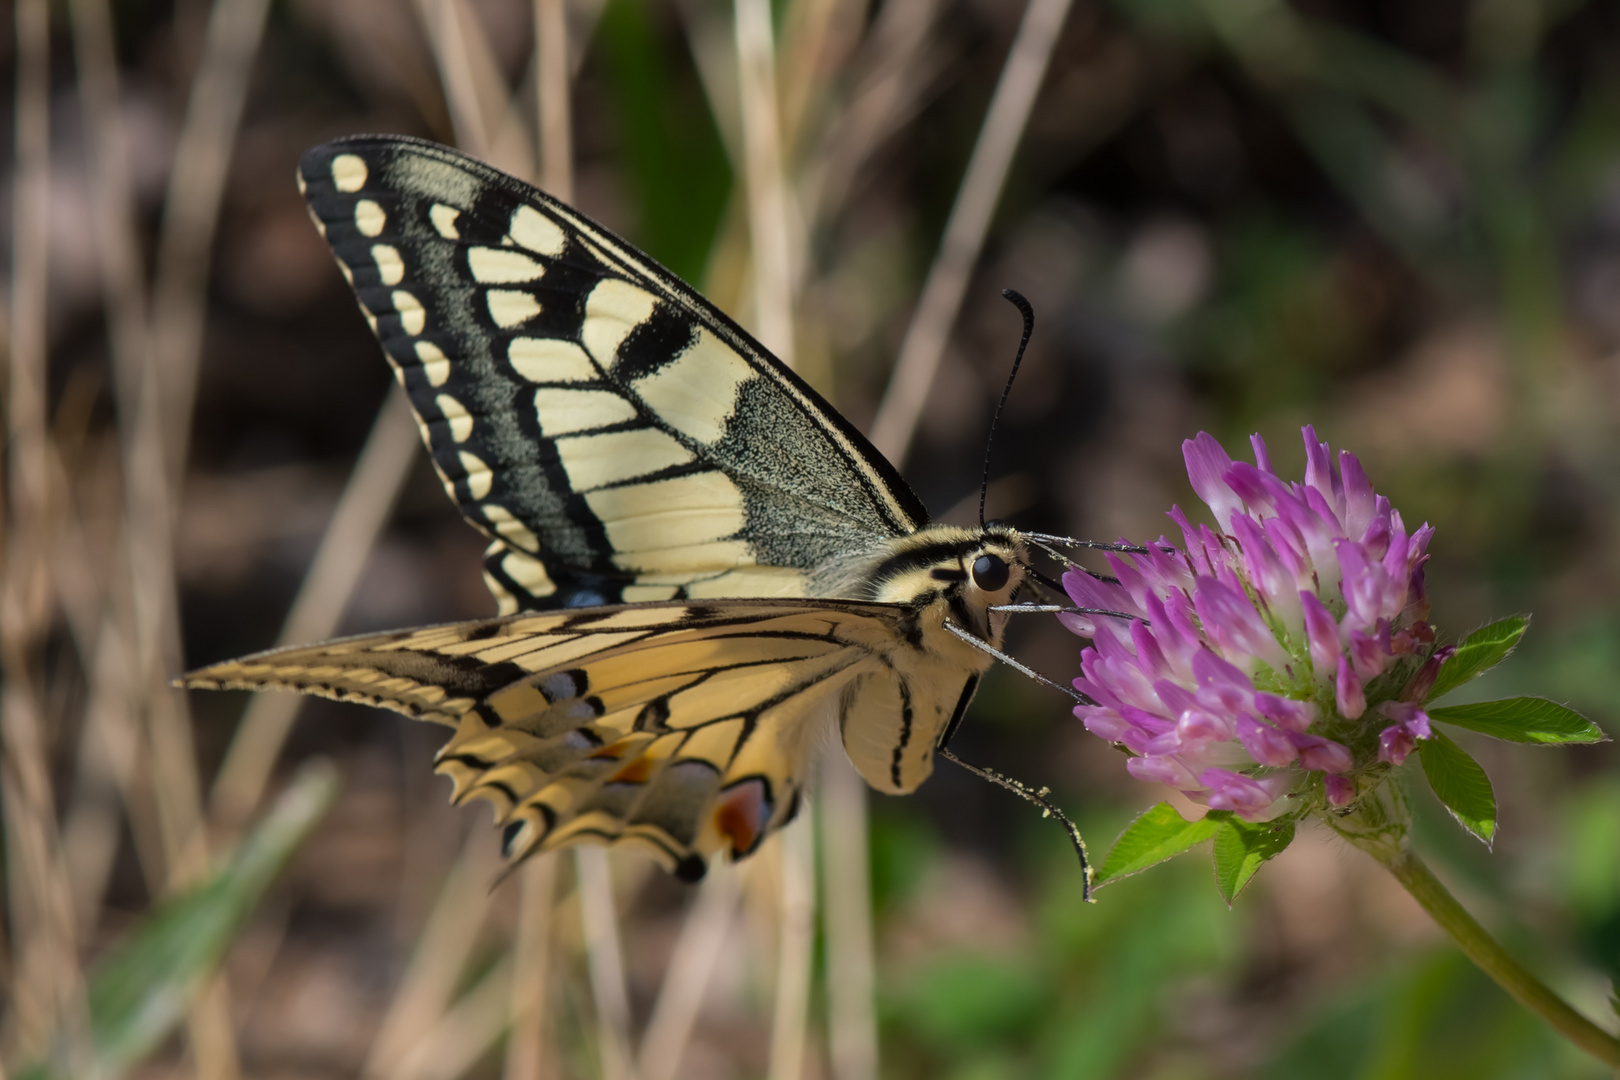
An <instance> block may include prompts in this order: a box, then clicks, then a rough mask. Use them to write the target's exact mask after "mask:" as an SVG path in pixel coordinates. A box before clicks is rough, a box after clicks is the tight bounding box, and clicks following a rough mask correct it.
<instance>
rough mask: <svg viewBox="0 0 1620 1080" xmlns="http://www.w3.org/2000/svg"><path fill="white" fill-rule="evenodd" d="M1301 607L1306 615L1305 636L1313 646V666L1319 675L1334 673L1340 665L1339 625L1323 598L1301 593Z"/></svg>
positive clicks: (1311, 593) (1304, 592) (1309, 593)
mask: <svg viewBox="0 0 1620 1080" xmlns="http://www.w3.org/2000/svg"><path fill="white" fill-rule="evenodd" d="M1299 606H1300V608H1301V609H1302V610H1303V611H1304V613H1305V635H1306V637H1307V638H1308V639H1309V640H1310V644H1311V666H1312V667H1313V668H1315V670H1316V672H1317V673H1318V675H1321V674H1325V673H1327V672H1330V671H1333V670H1334V669H1335V668H1336V667H1337V666H1338V663H1339V655H1340V646H1339V624H1338V623H1336V622H1334V621H1333V616H1332V615H1330V614H1329V613H1328V609H1327V606H1326V605H1325V604H1323V603H1322V598H1321V597H1319V596H1317V595H1316V594H1315V593H1313V592H1306V591H1303V590H1302V591H1301V592H1300V594H1299Z"/></svg>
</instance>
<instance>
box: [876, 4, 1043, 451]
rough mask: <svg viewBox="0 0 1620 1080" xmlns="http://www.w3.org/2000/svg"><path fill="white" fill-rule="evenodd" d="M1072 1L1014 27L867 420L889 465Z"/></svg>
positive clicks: (915, 410) (940, 348)
mask: <svg viewBox="0 0 1620 1080" xmlns="http://www.w3.org/2000/svg"><path fill="white" fill-rule="evenodd" d="M1069 3H1070V0H1030V2H1029V6H1028V7H1027V8H1026V9H1025V10H1024V18H1023V21H1022V22H1021V23H1019V26H1018V37H1017V38H1016V39H1014V41H1013V46H1012V51H1011V52H1010V53H1009V54H1008V55H1007V62H1006V64H1005V65H1004V66H1003V67H1002V69H1001V79H1000V81H999V82H998V83H997V84H996V91H995V94H994V95H993V96H992V97H991V99H990V107H989V109H988V110H986V112H985V115H984V123H983V124H982V125H981V126H980V128H979V140H978V142H977V143H976V144H975V145H974V147H973V156H972V157H971V158H969V159H968V165H967V174H966V175H965V176H963V177H962V186H961V188H960V189H959V190H958V191H957V195H956V203H955V205H954V206H952V207H951V216H950V218H949V220H947V221H946V223H945V237H944V239H943V240H942V241H941V242H940V246H939V253H938V254H937V255H935V256H934V264H933V266H931V267H930V268H929V270H928V280H927V282H925V283H924V285H923V291H922V296H921V297H920V298H919V299H918V300H917V308H916V311H915V312H914V313H913V314H912V317H911V325H910V327H908V328H907V330H906V339H905V341H904V342H903V343H902V344H901V346H900V357H899V359H897V360H896V361H895V363H894V373H893V374H892V375H891V376H890V377H889V388H888V390H887V391H885V392H884V395H883V402H882V404H880V405H879V406H878V413H877V416H876V417H875V418H874V419H873V420H872V429H871V435H872V444H873V445H874V446H876V447H877V448H878V451H879V453H881V454H883V455H884V456H885V457H887V458H888V459H889V460H890V461H892V462H894V463H895V465H897V466H898V465H903V464H904V463H905V458H906V451H907V450H908V449H909V448H910V447H911V437H912V435H913V434H914V433H915V432H916V430H917V421H918V420H919V419H920V418H921V416H922V410H923V405H924V403H926V402H927V400H928V391H929V388H930V387H932V386H933V384H934V375H935V374H936V373H937V372H938V371H939V361H940V358H941V357H942V356H943V355H944V353H945V343H946V341H947V340H948V339H949V337H950V332H951V327H952V326H953V325H955V323H956V315H957V312H958V310H959V309H960V308H961V306H962V293H963V292H964V291H965V290H966V289H967V282H968V276H969V275H970V274H972V272H973V266H974V264H975V263H976V262H978V259H979V252H980V250H981V249H982V248H983V247H984V239H985V235H986V234H987V233H988V232H989V231H990V218H991V215H992V214H994V212H995V209H996V204H997V203H999V202H1000V201H1001V190H1002V188H1003V186H1004V185H1005V184H1006V182H1007V173H1008V171H1009V170H1010V169H1011V168H1012V159H1013V153H1014V151H1016V150H1017V149H1018V143H1019V142H1020V141H1021V139H1022V138H1023V134H1024V126H1025V125H1026V124H1027V123H1028V122H1029V114H1030V111H1031V110H1032V109H1033V108H1034V107H1035V95H1036V94H1037V92H1039V90H1040V88H1041V83H1042V82H1043V81H1044V80H1045V78H1046V69H1047V65H1048V63H1049V62H1050V61H1051V59H1052V48H1053V46H1054V45H1056V44H1057V38H1058V33H1059V32H1060V31H1061V30H1062V29H1063V22H1064V20H1065V19H1066V18H1067V17H1068V14H1069Z"/></svg>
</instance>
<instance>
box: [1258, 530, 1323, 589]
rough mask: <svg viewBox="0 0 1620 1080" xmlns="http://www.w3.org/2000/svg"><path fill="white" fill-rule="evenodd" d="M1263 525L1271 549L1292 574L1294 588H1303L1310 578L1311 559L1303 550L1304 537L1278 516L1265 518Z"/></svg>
mask: <svg viewBox="0 0 1620 1080" xmlns="http://www.w3.org/2000/svg"><path fill="white" fill-rule="evenodd" d="M1264 526H1265V531H1266V541H1267V542H1268V543H1269V544H1270V545H1271V550H1272V551H1273V552H1275V553H1276V556H1277V560H1278V561H1279V562H1281V563H1282V564H1283V566H1284V567H1286V568H1287V570H1288V572H1289V573H1290V574H1292V575H1293V578H1294V588H1296V589H1302V588H1304V587H1305V586H1306V585H1307V584H1309V583H1310V580H1311V559H1310V556H1309V555H1308V554H1306V551H1305V539H1304V538H1303V537H1302V536H1300V535H1299V530H1298V529H1296V528H1295V527H1294V526H1293V525H1291V524H1289V523H1288V522H1287V521H1284V520H1283V519H1282V518H1280V517H1270V518H1266V520H1265V522H1264Z"/></svg>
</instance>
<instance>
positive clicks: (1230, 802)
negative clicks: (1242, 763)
mask: <svg viewBox="0 0 1620 1080" xmlns="http://www.w3.org/2000/svg"><path fill="white" fill-rule="evenodd" d="M1198 779H1199V780H1200V781H1202V783H1203V785H1204V786H1205V787H1207V788H1209V807H1210V809H1211V810H1232V811H1235V812H1236V813H1237V815H1238V816H1239V817H1241V818H1243V819H1244V820H1245V821H1256V820H1260V819H1261V818H1262V817H1263V816H1264V815H1265V814H1266V812H1267V811H1269V810H1270V809H1271V807H1272V804H1274V803H1275V802H1276V801H1277V799H1278V798H1279V797H1280V796H1281V795H1282V794H1283V792H1284V791H1286V789H1287V781H1286V780H1285V779H1284V778H1282V777H1273V776H1268V777H1265V778H1264V779H1260V780H1256V779H1254V778H1252V777H1248V776H1244V775H1243V774H1242V773H1237V772H1233V771H1232V770H1230V769H1221V768H1209V769H1205V770H1204V771H1203V773H1202V774H1200V775H1199V777H1198Z"/></svg>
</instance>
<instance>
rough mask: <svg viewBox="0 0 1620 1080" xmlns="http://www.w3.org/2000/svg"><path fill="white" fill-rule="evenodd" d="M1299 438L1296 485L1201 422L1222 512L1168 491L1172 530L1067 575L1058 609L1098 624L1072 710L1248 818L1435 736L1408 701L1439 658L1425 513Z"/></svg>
mask: <svg viewBox="0 0 1620 1080" xmlns="http://www.w3.org/2000/svg"><path fill="white" fill-rule="evenodd" d="M1304 438H1305V452H1306V467H1305V478H1304V481H1303V482H1289V481H1285V480H1283V479H1282V478H1281V477H1279V476H1278V475H1277V473H1276V471H1275V470H1274V469H1273V468H1272V466H1271V459H1270V456H1269V455H1268V454H1267V452H1266V446H1265V443H1264V441H1262V440H1261V438H1260V436H1258V435H1255V436H1253V437H1252V439H1251V443H1252V445H1253V449H1254V463H1253V464H1252V465H1251V464H1249V463H1248V462H1234V461H1233V460H1232V459H1231V458H1230V457H1228V456H1227V454H1226V452H1225V451H1224V450H1223V449H1222V448H1221V446H1220V444H1219V443H1218V442H1216V440H1215V439H1214V438H1213V437H1212V436H1210V435H1208V434H1206V433H1200V434H1199V436H1198V437H1197V438H1196V439H1190V440H1188V441H1186V442H1185V443H1183V444H1182V454H1183V456H1184V458H1185V460H1186V463H1187V474H1188V476H1189V478H1190V479H1191V480H1192V485H1193V490H1194V491H1195V492H1197V494H1198V496H1199V498H1201V499H1202V500H1203V501H1204V502H1205V503H1206V504H1208V506H1209V508H1210V510H1211V511H1213V513H1214V517H1215V521H1216V525H1217V526H1218V528H1214V529H1212V528H1210V527H1209V526H1206V525H1198V526H1195V525H1193V524H1192V523H1191V521H1189V519H1188V518H1187V517H1186V515H1185V514H1183V513H1182V512H1181V510H1180V508H1179V507H1178V508H1175V509H1173V510H1171V512H1170V515H1169V516H1170V518H1171V520H1172V521H1173V522H1174V523H1175V524H1176V526H1177V528H1178V529H1179V531H1180V533H1181V540H1182V543H1181V544H1180V545H1179V546H1177V545H1175V544H1172V543H1171V542H1170V541H1168V540H1166V539H1164V538H1162V537H1161V538H1160V540H1159V541H1158V542H1157V543H1156V544H1152V545H1149V546H1148V548H1147V549H1146V550H1145V551H1143V552H1141V553H1139V554H1119V553H1111V554H1110V555H1109V556H1108V563H1109V567H1110V571H1111V574H1112V578H1111V579H1110V578H1108V577H1102V576H1098V575H1094V574H1091V573H1088V572H1086V571H1083V570H1080V569H1078V568H1073V569H1070V570H1069V571H1068V572H1067V573H1065V574H1064V576H1063V586H1064V588H1065V590H1066V591H1067V592H1068V594H1069V596H1070V597H1071V598H1072V599H1073V601H1074V603H1075V604H1076V606H1077V607H1078V608H1080V609H1081V612H1080V613H1076V614H1064V615H1061V616H1060V618H1061V619H1062V620H1063V621H1064V623H1065V624H1066V625H1067V626H1068V627H1069V629H1071V630H1073V631H1074V632H1075V633H1077V634H1080V635H1082V636H1084V637H1089V638H1090V639H1091V645H1090V646H1088V647H1087V648H1085V649H1084V650H1083V651H1082V653H1081V658H1080V664H1081V671H1082V673H1083V674H1082V675H1081V677H1080V678H1078V679H1076V680H1075V681H1074V685H1075V688H1076V689H1078V690H1079V691H1081V692H1082V693H1083V694H1085V695H1086V697H1087V698H1088V699H1089V702H1090V703H1089V704H1082V705H1080V706H1079V707H1077V708H1076V709H1075V715H1076V716H1077V717H1079V718H1080V720H1082V721H1083V722H1084V723H1085V726H1086V729H1087V730H1088V731H1090V732H1092V733H1093V734H1095V735H1098V736H1101V737H1102V738H1104V739H1107V740H1108V741H1109V742H1112V743H1115V744H1118V745H1120V746H1122V747H1123V748H1124V749H1125V750H1127V751H1128V752H1129V753H1130V754H1131V757H1130V759H1129V760H1128V761H1127V763H1126V768H1127V769H1128V770H1129V771H1130V773H1131V775H1133V776H1135V777H1137V778H1138V779H1141V780H1148V781H1153V782H1157V783H1165V784H1169V785H1171V786H1173V787H1176V788H1179V789H1180V790H1181V791H1183V792H1185V793H1186V794H1187V795H1188V796H1190V797H1192V798H1193V799H1195V800H1197V801H1199V802H1202V803H1204V804H1206V805H1208V806H1209V807H1210V808H1211V809H1213V810H1230V811H1233V812H1235V813H1236V814H1237V815H1238V816H1239V817H1241V818H1243V819H1245V820H1247V821H1251V822H1258V821H1267V820H1270V819H1272V818H1275V817H1277V816H1279V815H1281V814H1283V813H1286V812H1288V811H1290V809H1291V808H1293V807H1298V808H1300V809H1309V808H1326V807H1341V806H1345V805H1347V804H1349V803H1351V802H1353V801H1355V799H1356V798H1357V797H1358V793H1359V792H1361V791H1362V790H1363V789H1364V787H1365V786H1366V782H1367V781H1369V779H1370V778H1373V777H1376V776H1377V775H1379V774H1381V772H1382V771H1384V770H1387V768H1388V767H1389V766H1390V765H1398V764H1400V763H1401V762H1402V761H1404V760H1405V758H1406V757H1407V755H1408V754H1410V753H1411V752H1412V750H1413V748H1414V747H1415V746H1416V744H1417V743H1418V742H1419V741H1420V740H1423V739H1427V738H1429V737H1430V736H1431V731H1430V728H1429V718H1428V716H1427V715H1426V714H1425V713H1424V712H1423V710H1422V708H1421V707H1420V704H1419V703H1421V702H1422V701H1423V700H1424V697H1425V695H1426V693H1427V691H1428V689H1429V688H1430V687H1431V686H1432V685H1433V684H1434V679H1435V672H1436V671H1437V670H1438V667H1439V664H1440V663H1443V662H1444V660H1445V655H1442V654H1440V653H1436V651H1435V649H1434V631H1433V629H1432V628H1431V627H1430V625H1429V623H1428V621H1427V620H1428V614H1429V605H1428V599H1427V596H1426V594H1425V591H1424V587H1423V564H1424V562H1425V561H1426V559H1427V554H1426V551H1427V548H1428V544H1429V538H1430V535H1431V534H1432V532H1433V530H1432V529H1430V527H1429V526H1428V525H1423V526H1422V527H1420V528H1418V529H1416V530H1413V531H1410V532H1409V531H1408V530H1407V528H1406V525H1405V523H1404V522H1403V521H1402V520H1401V515H1400V513H1399V512H1398V511H1396V510H1394V509H1393V508H1391V506H1390V504H1389V500H1388V499H1387V498H1385V497H1384V496H1382V495H1378V494H1377V493H1375V492H1374V491H1373V488H1372V484H1371V482H1370V481H1369V480H1368V478H1367V474H1366V473H1365V472H1364V471H1363V470H1362V467H1361V463H1360V462H1359V461H1357V460H1356V458H1355V457H1354V456H1353V455H1352V454H1350V453H1348V452H1341V453H1340V454H1339V458H1338V461H1337V466H1336V467H1335V462H1334V460H1333V457H1332V455H1331V453H1330V452H1329V448H1328V445H1327V444H1326V443H1323V442H1319V441H1318V440H1317V438H1316V433H1315V431H1314V430H1313V429H1312V428H1310V427H1306V428H1305V429H1304ZM1102 613H1106V614H1102ZM1291 800H1295V801H1291ZM1298 800H1303V801H1298Z"/></svg>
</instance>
